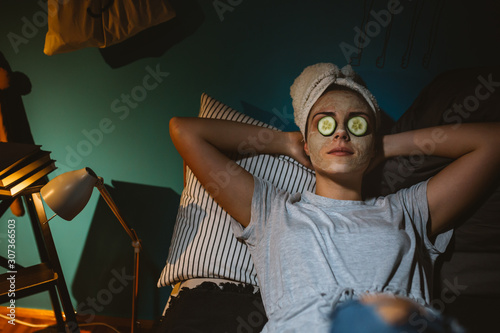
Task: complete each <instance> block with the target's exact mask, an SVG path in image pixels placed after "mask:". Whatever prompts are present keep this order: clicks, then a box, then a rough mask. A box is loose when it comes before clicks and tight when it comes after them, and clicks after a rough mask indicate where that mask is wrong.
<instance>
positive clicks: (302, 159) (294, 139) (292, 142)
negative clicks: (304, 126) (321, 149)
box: [287, 131, 313, 169]
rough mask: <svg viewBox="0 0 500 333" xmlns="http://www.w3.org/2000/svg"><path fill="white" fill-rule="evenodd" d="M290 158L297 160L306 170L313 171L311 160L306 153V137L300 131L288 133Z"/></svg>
mask: <svg viewBox="0 0 500 333" xmlns="http://www.w3.org/2000/svg"><path fill="white" fill-rule="evenodd" d="M287 151H288V154H287V155H288V156H290V157H291V158H293V159H295V160H297V161H298V162H299V163H301V164H302V165H304V166H305V167H306V168H309V169H313V166H312V164H311V160H310V159H309V156H307V154H306V152H305V151H304V137H303V136H302V133H300V132H299V131H296V132H288V149H287Z"/></svg>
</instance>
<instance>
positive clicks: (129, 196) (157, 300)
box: [72, 181, 180, 322]
mask: <svg viewBox="0 0 500 333" xmlns="http://www.w3.org/2000/svg"><path fill="white" fill-rule="evenodd" d="M106 188H107V189H108V191H109V193H110V194H111V196H112V197H113V199H114V201H115V202H116V204H117V205H118V207H119V209H120V212H121V214H122V215H123V217H124V219H125V220H126V221H127V223H128V224H129V226H130V227H131V228H134V229H135V230H136V232H137V234H138V236H139V238H140V239H141V241H142V246H143V250H142V252H141V255H140V275H139V298H138V316H139V318H140V319H149V320H151V319H156V318H158V317H159V316H160V315H161V312H162V310H163V307H164V305H165V302H166V301H167V299H168V295H169V294H170V288H157V287H156V283H157V280H158V278H159V276H160V273H161V270H162V269H163V266H164V265H165V261H166V259H167V255H168V250H169V246H170V240H171V238H172V233H173V229H174V224H175V219H176V216H177V211H178V207H179V202H180V196H179V195H178V194H177V193H176V192H174V191H173V190H172V189H170V188H164V187H158V186H150V185H143V184H135V183H128V182H122V181H112V186H109V185H106ZM133 257H134V249H133V247H132V245H131V240H130V238H129V236H128V235H127V233H126V232H125V230H124V229H123V228H122V226H121V225H120V223H119V221H118V220H117V219H116V217H115V216H114V215H113V213H112V211H111V209H110V208H109V207H108V206H107V204H106V202H105V201H104V199H103V198H102V197H99V201H98V203H97V206H96V210H95V213H94V216H93V218H92V223H91V226H90V229H89V232H88V235H87V240H86V243H85V246H84V249H83V253H82V256H81V258H80V263H79V265H78V268H77V272H76V274H75V277H74V279H73V284H72V292H73V295H74V297H75V298H76V300H77V304H76V306H75V307H76V309H77V311H78V313H79V314H81V315H82V316H83V320H84V321H87V322H92V321H93V320H94V316H96V315H104V316H114V317H130V315H131V307H132V302H131V300H132V279H133Z"/></svg>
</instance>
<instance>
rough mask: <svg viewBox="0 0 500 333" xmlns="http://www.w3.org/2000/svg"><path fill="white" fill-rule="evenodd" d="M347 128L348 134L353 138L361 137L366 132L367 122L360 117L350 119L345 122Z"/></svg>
mask: <svg viewBox="0 0 500 333" xmlns="http://www.w3.org/2000/svg"><path fill="white" fill-rule="evenodd" d="M347 128H348V129H349V132H351V133H352V134H354V135H355V136H362V135H364V134H365V133H366V131H367V130H368V122H367V121H366V119H365V118H363V117H360V116H356V117H352V118H351V119H349V121H348V122H347Z"/></svg>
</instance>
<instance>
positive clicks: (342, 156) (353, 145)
mask: <svg viewBox="0 0 500 333" xmlns="http://www.w3.org/2000/svg"><path fill="white" fill-rule="evenodd" d="M325 116H331V117H333V119H335V122H336V128H335V131H334V132H333V133H332V134H330V135H328V136H324V135H323V134H321V133H320V132H319V130H318V122H319V121H320V120H321V119H322V118H323V117H325ZM356 116H360V117H363V118H364V119H366V121H367V124H368V129H367V131H366V133H365V134H363V135H361V136H356V135H354V134H352V133H351V132H350V131H349V130H348V126H347V123H348V121H349V119H351V118H353V117H356ZM374 135H375V123H374V117H373V111H371V109H370V107H369V106H368V104H367V103H366V101H365V100H364V99H363V98H362V97H361V96H359V95H358V94H356V93H355V92H353V91H349V90H333V91H328V92H326V93H325V94H323V95H322V96H321V97H320V98H319V99H318V100H317V101H316V103H315V104H314V106H313V107H312V109H311V112H310V113H309V117H308V121H307V140H306V143H305V145H304V149H305V152H306V153H307V155H309V157H310V159H311V163H312V165H313V167H314V169H315V170H316V172H317V173H323V174H329V175H335V174H346V173H361V174H363V173H364V171H365V170H366V168H367V167H368V164H369V163H370V160H371V158H372V157H373V156H374V150H375V136H374Z"/></svg>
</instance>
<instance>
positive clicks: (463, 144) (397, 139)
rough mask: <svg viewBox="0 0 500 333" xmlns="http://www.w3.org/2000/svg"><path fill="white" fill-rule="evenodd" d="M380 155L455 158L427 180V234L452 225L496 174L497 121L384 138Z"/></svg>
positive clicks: (499, 161) (499, 156)
mask: <svg viewBox="0 0 500 333" xmlns="http://www.w3.org/2000/svg"><path fill="white" fill-rule="evenodd" d="M384 152H385V153H384V155H385V156H386V157H392V156H398V155H412V154H425V155H435V156H442V157H448V158H453V159H455V160H454V161H453V162H452V163H450V164H449V165H448V166H447V167H445V168H444V169H443V170H441V171H440V172H439V173H438V174H436V175H435V176H434V177H432V179H431V180H430V181H429V184H428V187H427V199H428V203H429V214H430V229H429V235H430V236H432V235H436V234H437V233H439V232H441V231H444V230H445V229H448V228H450V227H452V222H453V221H454V220H456V219H457V217H458V216H459V215H460V214H462V213H464V212H465V211H466V210H467V209H468V208H470V206H471V205H472V204H474V203H475V202H476V201H477V200H478V198H479V197H480V196H481V194H482V193H483V192H484V191H485V190H486V189H487V187H488V186H489V185H490V184H492V182H493V181H494V180H495V179H497V177H498V176H499V169H500V123H474V124H461V125H459V126H457V125H447V126H439V127H431V128H425V129H420V130H415V131H409V132H403V133H399V134H394V135H388V136H386V137H384Z"/></svg>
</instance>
